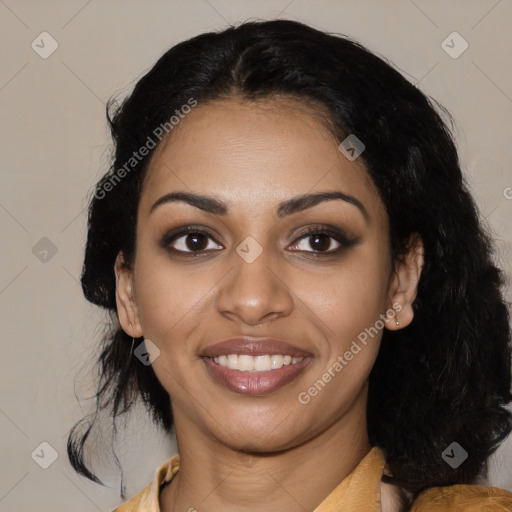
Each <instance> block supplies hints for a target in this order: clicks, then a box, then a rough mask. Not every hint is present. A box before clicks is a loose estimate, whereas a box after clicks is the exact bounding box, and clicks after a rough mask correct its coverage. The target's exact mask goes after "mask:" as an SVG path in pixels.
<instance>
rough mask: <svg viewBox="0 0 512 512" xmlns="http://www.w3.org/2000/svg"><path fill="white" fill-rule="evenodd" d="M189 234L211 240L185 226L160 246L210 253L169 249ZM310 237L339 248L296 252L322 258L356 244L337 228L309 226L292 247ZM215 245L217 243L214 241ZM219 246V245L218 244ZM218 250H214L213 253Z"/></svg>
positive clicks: (191, 254) (193, 254)
mask: <svg viewBox="0 0 512 512" xmlns="http://www.w3.org/2000/svg"><path fill="white" fill-rule="evenodd" d="M189 234H201V235H204V236H206V237H208V238H210V239H213V235H212V234H211V233H209V232H208V231H205V230H204V229H201V228H199V227H195V226H186V227H184V228H181V229H180V230H179V232H170V233H167V234H166V235H164V237H163V238H162V241H161V246H162V247H163V248H166V249H167V250H168V251H170V252H172V253H174V254H179V255H181V256H185V257H198V256H203V255H204V254H205V253H207V252H212V251H211V250H205V249H202V250H199V251H181V250H178V249H173V248H170V247H169V246H170V245H171V243H172V242H174V241H175V240H178V239H179V238H182V237H183V236H184V235H189ZM312 235H327V236H329V237H330V238H332V239H334V240H335V241H336V242H338V243H339V244H340V247H338V248H337V249H334V250H330V251H316V250H313V251H301V250H299V251H297V252H307V253H311V254H312V255H313V257H324V256H333V255H336V254H338V253H340V252H341V251H342V250H344V249H348V248H349V247H351V246H352V245H355V244H356V243H357V242H358V240H359V239H358V238H355V239H350V238H348V237H347V236H346V235H345V234H344V233H343V232H342V231H341V230H338V229H337V228H329V227H319V226H311V227H309V228H308V229H307V230H306V231H304V232H303V233H301V234H300V235H299V237H298V238H296V239H295V240H294V242H293V245H296V244H297V243H298V242H299V241H300V240H302V239H304V238H310V237H311V236H312ZM214 242H215V243H217V241H215V240H214ZM218 245H220V244H218ZM217 250H220V249H215V251H217Z"/></svg>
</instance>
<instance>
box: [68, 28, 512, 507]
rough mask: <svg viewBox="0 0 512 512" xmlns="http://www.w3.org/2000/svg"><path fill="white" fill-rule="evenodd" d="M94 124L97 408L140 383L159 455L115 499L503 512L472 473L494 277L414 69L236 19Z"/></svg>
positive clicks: (86, 280)
mask: <svg viewBox="0 0 512 512" xmlns="http://www.w3.org/2000/svg"><path fill="white" fill-rule="evenodd" d="M109 121H110V125H111V130H112V134H113V139H114V142H115V145H116V153H115V160H114V162H113V165H112V168H111V170H110V172H109V173H107V174H106V175H105V176H104V177H103V178H102V179H101V180H100V182H99V183H98V184H97V186H96V189H95V193H94V197H93V198H92V201H91V204H90V210H89V225H88V239H87V246H86V253H85V261H84V269H83V274H82V284H83V290H84V294H85V296H86V298H87V299H88V300H89V301H91V302H92V303H94V304H97V305H99V306H101V307H103V308H106V309H108V310H109V311H111V312H112V313H113V320H114V321H113V325H112V332H111V333H110V334H109V335H108V336H107V337H106V338H105V340H104V347H103V352H102V354H101V357H100V360H99V363H100V368H101V382H100V385H99V389H98V393H97V411H98V413H99V412H100V411H102V410H109V411H110V412H111V414H112V417H113V419H114V422H115V419H116V418H117V417H119V416H120V415H122V414H123V413H124V412H126V411H127V410H128V409H129V408H130V406H131V405H132V404H133V402H134V401H135V400H137V398H139V397H140V398H142V400H143V401H144V403H145V404H146V405H147V407H148V410H149V411H150V412H151V413H152V415H153V418H154V420H155V421H156V422H157V423H158V424H159V425H161V426H162V427H163V428H164V429H166V430H167V431H170V428H171V426H173V425H174V427H175V431H176V438H177V446H178V451H179V455H178V456H176V457H174V458H172V459H171V460H170V461H167V462H166V463H164V464H163V465H162V466H160V467H159V468H158V470H157V472H156V474H155V479H154V481H153V482H152V483H151V484H150V485H148V487H147V488H146V489H144V490H142V491H141V492H140V493H139V494H137V495H136V496H135V497H133V498H132V499H130V500H128V501H127V502H126V503H125V504H124V505H121V506H120V507H119V508H117V509H116V510H117V511H118V512H128V511H152V512H155V511H158V510H160V511H162V512H175V511H178V510H179V511H181V510H184V511H186V510H188V511H194V510H197V511H219V510H222V511H224V512H229V511H234V510H236V511H240V510H247V511H249V510H250V511H255V510H257V511H283V510H286V511H290V512H294V511H313V510H315V511H316V512H328V511H334V510H343V511H379V510H383V511H384V512H391V511H393V512H396V511H405V510H412V511H414V512H420V511H421V512H425V511H431V510H436V511H439V510H443V511H444V510H447V511H448V510H450V511H454V510H460V511H463V510H464V511H468V510H471V511H473V510H474V511H476V510H478V511H481V510H503V511H505V510H507V511H510V510H512V494H511V493H509V492H507V491H505V490H502V489H498V488H494V487H483V486H477V485H474V483H475V482H476V479H477V477H478V476H479V475H480V474H481V473H482V472H483V471H484V470H485V466H486V461H487V459H488V458H489V456H490V454H491V453H492V452H493V451H494V450H495V449H496V447H497V446H498V445H499V444H500V442H501V441H502V440H503V439H504V438H505V437H506V436H507V435H508V434H509V433H510V431H511V430H512V419H511V414H510V412H509V411H507V409H505V407H504V406H505V405H506V404H508V403H509V402H510V401H511V399H512V396H511V393H510V388H511V361H510V329H509V323H508V322H509V314H508V311H507V308H506V306H505V303H504V301H503V296H502V292H501V287H502V285H503V275H502V272H501V271H500V270H499V269H498V268H497V267H496V266H495V265H494V263H493V261H492V258H491V255H492V248H493V246H492V239H491V238H490V236H489V235H488V234H487V232H486V231H485V229H484V227H483V225H482V224H481V223H480V220H479V217H478V212H477V208H476V206H475V203H474V201H473V199H472V197H471V195H470V194H469V192H468V188H467V186H466V184H465V182H464V180H463V177H462V173H461V169H460V166H459V162H458V157H457V153H456V149H455V146H454V143H453V141H452V137H451V134H450V131H449V129H448V128H447V126H446V125H445V124H444V122H443V121H442V120H441V117H440V116H439V114H438V113H436V111H435V110H434V108H433V106H432V105H431V103H430V102H429V100H428V99H427V98H426V97H425V96H424V95H423V94H422V93H421V92H420V91H419V90H418V89H417V88H416V87H414V86H413V85H411V84H410V83H409V82H407V81H406V80H405V79H404V78H403V77H402V75H401V74H400V73H398V72H397V71H396V70H394V69H393V68H392V67H391V66H390V65H389V64H387V63H386V62H384V61H383V60H382V59H380V58H379V57H377V56H375V55H374V54H372V53H371V52H369V51H368V50H366V49H365V48H364V47H362V46H361V45H359V44H358V43H355V42H353V41H350V40H349V39H347V38H344V37H339V36H334V35H328V34H325V33H323V32H320V31H318V30H315V29H313V28H310V27H308V26H306V25H303V24H300V23H297V22H292V21H285V20H279V21H269V22H257V23H256V22H254V23H245V24H242V25H241V26H239V27H236V28H229V29H227V30H224V31H222V32H220V33H207V34H202V35H199V36H197V37H194V38H192V39H190V40H188V41H185V42H182V43H180V44H178V45H176V46H175V47H174V48H171V49H170V50H169V51H168V52H166V53H165V54H164V55H163V56H162V57H161V58H160V60H159V61H158V62H157V63H156V64H155V66H154V67H153V68H152V69H151V70H150V71H149V72H148V73H147V74H146V75H145V76H144V77H143V78H142V79H141V80H140V81H139V82H138V83H137V85H136V87H135V89H134V91H133V93H132V94H131V95H130V96H129V98H127V99H126V100H125V101H124V102H123V103H122V105H120V106H119V107H118V108H117V109H116V110H115V113H114V115H113V116H109ZM171 406H172V408H171ZM80 426H83V425H80V424H79V425H77V427H75V429H74V430H73V431H72V432H71V434H70V437H69V440H68V453H69V456H70V460H71V462H72V464H73V466H74V467H75V469H76V470H77V471H78V472H79V473H81V474H83V475H85V476H87V477H89V478H91V479H93V480H95V481H97V482H99V479H98V478H97V477H96V476H95V475H94V474H93V473H92V471H91V470H90V468H88V467H87V466H86V465H85V463H84V446H85V441H86V440H87V435H88V433H89V432H90V429H91V428H92V427H93V424H89V425H88V430H87V431H86V433H85V435H84V434H83V433H82V434H80V433H79V432H82V431H81V430H79V429H78V427H80ZM114 426H115V424H114Z"/></svg>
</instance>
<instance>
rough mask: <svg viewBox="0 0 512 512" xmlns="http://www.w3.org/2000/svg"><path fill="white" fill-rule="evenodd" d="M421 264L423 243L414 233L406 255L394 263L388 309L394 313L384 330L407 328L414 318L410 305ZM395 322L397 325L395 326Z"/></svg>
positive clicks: (414, 295) (416, 289) (422, 260)
mask: <svg viewBox="0 0 512 512" xmlns="http://www.w3.org/2000/svg"><path fill="white" fill-rule="evenodd" d="M423 264H424V247H423V241H422V239H421V237H420V235H419V234H418V233H414V234H412V235H411V236H410V238H409V241H408V250H407V254H406V255H405V256H404V257H403V258H402V259H401V260H400V261H397V262H396V269H395V273H394V275H393V279H392V281H391V286H390V289H389V302H388V308H390V309H392V310H394V311H395V316H394V317H392V318H388V320H387V321H386V328H387V329H389V330H390V331H394V330H398V329H401V328H402V327H406V326H408V325H409V324H410V323H411V322H412V319H413V318H414V310H413V308H412V304H413V302H414V299H415V298H416V295H417V293H418V282H419V280H420V276H421V271H422V270H423ZM393 305H394V306H393ZM396 320H398V322H399V325H396Z"/></svg>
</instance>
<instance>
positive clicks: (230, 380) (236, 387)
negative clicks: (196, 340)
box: [203, 357, 311, 395]
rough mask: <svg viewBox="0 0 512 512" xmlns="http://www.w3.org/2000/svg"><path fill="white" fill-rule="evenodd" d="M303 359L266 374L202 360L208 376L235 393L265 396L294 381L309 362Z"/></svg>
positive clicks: (307, 359) (209, 359)
mask: <svg viewBox="0 0 512 512" xmlns="http://www.w3.org/2000/svg"><path fill="white" fill-rule="evenodd" d="M310 360H311V358H310V357H305V358H304V359H302V361H299V362H298V363H295V364H289V365H286V366H282V367H281V368H278V369H276V370H269V371H268V372H255V371H251V372H241V371H239V370H231V369H230V368H226V367H225V366H221V365H220V364H217V363H216V362H215V361H214V360H213V359H211V358H210V357H205V358H203V361H204V362H205V364H206V368H207V369H208V371H209V372H210V375H212V376H213V377H214V379H215V380H217V382H220V383H221V384H223V385H224V386H226V387H227V388H228V389H230V390H231V391H234V392H235V393H242V394H245V395H267V394H269V393H272V392H273V391H276V390H277V389H279V388H282V387H283V386H284V385H286V384H288V383H289V382H291V381H292V380H294V379H295V378H296V377H297V376H298V375H299V374H300V372H302V370H303V369H304V368H305V367H306V366H307V365H308V363H309V362H310Z"/></svg>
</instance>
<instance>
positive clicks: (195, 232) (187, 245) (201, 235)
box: [161, 226, 222, 256]
mask: <svg viewBox="0 0 512 512" xmlns="http://www.w3.org/2000/svg"><path fill="white" fill-rule="evenodd" d="M209 242H214V240H213V235H212V234H211V233H209V232H208V231H205V230H203V229H200V228H196V227H194V226H188V227H186V228H183V229H181V230H180V231H179V232H178V233H168V234H167V235H165V236H164V238H163V239H162V242H161V245H162V246H163V247H166V248H168V249H169V250H170V251H172V252H176V253H185V254H187V255H192V256H196V255H197V256H199V255H200V254H201V253H202V252H204V251H211V250H212V248H211V247H208V245H209ZM173 245H174V246H173ZM214 245H215V244H214ZM220 247H221V248H222V246H220ZM213 250H216V249H215V248H214V249H213ZM194 253H197V254H194Z"/></svg>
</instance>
